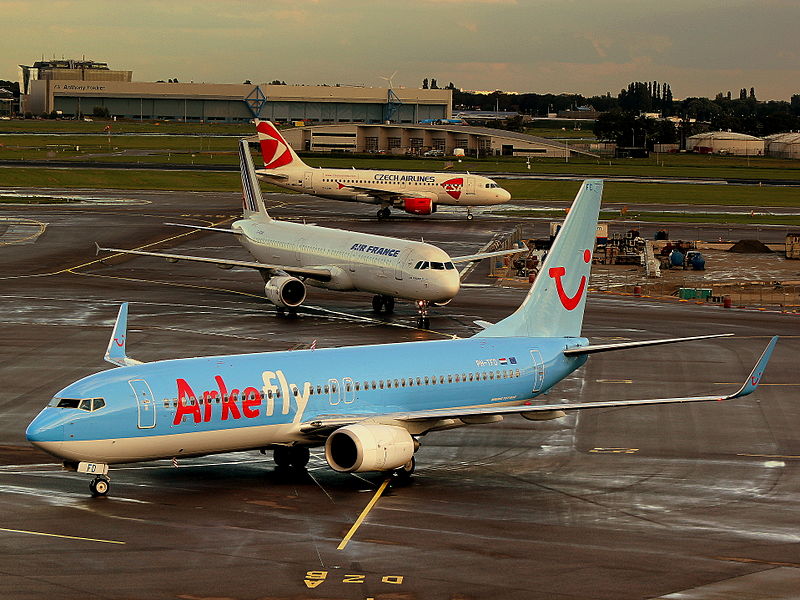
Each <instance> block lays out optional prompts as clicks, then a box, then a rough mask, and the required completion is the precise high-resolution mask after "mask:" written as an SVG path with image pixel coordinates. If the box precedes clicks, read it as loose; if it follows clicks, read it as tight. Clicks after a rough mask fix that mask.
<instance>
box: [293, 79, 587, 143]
mask: <svg viewBox="0 0 800 600" xmlns="http://www.w3.org/2000/svg"><path fill="white" fill-rule="evenodd" d="M421 91H425V90H421ZM281 133H282V134H283V136H284V137H285V138H286V141H287V142H289V144H291V146H292V147H293V148H294V149H295V150H298V151H304V152H315V151H316V152H375V153H388V154H424V153H426V152H429V153H431V154H433V153H435V154H436V155H452V154H454V151H455V150H456V149H457V148H461V149H463V150H464V153H465V154H468V155H470V156H476V155H478V156H542V157H560V158H563V157H565V156H568V155H570V154H573V153H575V154H583V155H587V156H596V155H594V154H590V153H588V152H585V151H583V150H579V149H577V148H572V147H570V146H568V145H567V144H564V143H562V142H557V141H554V140H550V139H546V138H540V137H536V136H533V135H527V134H524V133H516V132H513V131H503V130H501V129H490V128H487V127H469V126H464V125H429V124H425V125H422V124H416V125H413V124H409V125H404V124H399V125H398V124H390V125H386V124H373V125H370V124H351V125H313V126H309V127H296V128H294V129H285V130H283V131H281ZM431 151H432V152H431ZM439 153H441V154H439Z"/></svg>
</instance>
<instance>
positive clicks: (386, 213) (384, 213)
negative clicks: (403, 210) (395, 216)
mask: <svg viewBox="0 0 800 600" xmlns="http://www.w3.org/2000/svg"><path fill="white" fill-rule="evenodd" d="M391 214H392V211H390V210H389V207H388V206H384V207H383V208H381V209H378V220H379V221H380V220H382V219H388V218H389V217H390V216H391Z"/></svg>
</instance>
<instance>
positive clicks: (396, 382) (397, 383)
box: [394, 379, 400, 388]
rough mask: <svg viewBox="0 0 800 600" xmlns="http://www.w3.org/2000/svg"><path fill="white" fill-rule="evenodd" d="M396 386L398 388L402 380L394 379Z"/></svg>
mask: <svg viewBox="0 0 800 600" xmlns="http://www.w3.org/2000/svg"><path fill="white" fill-rule="evenodd" d="M394 387H396V388H398V387H400V382H399V381H397V379H395V380H394Z"/></svg>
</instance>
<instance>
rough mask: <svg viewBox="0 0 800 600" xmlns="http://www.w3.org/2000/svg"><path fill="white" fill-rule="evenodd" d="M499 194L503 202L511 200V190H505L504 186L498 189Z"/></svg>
mask: <svg viewBox="0 0 800 600" xmlns="http://www.w3.org/2000/svg"><path fill="white" fill-rule="evenodd" d="M497 196H498V198H499V200H500V201H501V202H508V201H509V200H511V192H509V191H508V190H504V189H503V188H500V189H499V190H497Z"/></svg>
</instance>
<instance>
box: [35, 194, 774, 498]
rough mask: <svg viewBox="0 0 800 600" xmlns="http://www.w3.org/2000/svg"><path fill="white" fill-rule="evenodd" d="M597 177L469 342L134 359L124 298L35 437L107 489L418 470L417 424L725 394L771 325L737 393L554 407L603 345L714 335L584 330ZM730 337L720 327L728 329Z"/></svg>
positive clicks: (424, 428)
mask: <svg viewBox="0 0 800 600" xmlns="http://www.w3.org/2000/svg"><path fill="white" fill-rule="evenodd" d="M601 191H602V181H599V180H589V181H586V182H585V183H584V184H583V185H582V187H581V189H580V191H579V192H578V196H577V198H576V200H575V202H574V204H573V208H572V210H571V211H570V212H569V214H568V215H567V218H566V220H565V222H564V226H563V227H562V229H561V231H560V232H559V234H558V236H557V237H556V240H555V242H554V244H553V246H552V248H551V251H550V253H549V255H548V257H547V259H546V260H545V263H544V265H543V270H542V272H541V274H540V276H539V277H538V278H537V279H536V281H535V282H534V283H533V285H532V287H531V289H530V291H529V292H528V295H527V296H526V298H525V300H524V301H523V302H522V304H521V306H520V307H519V308H518V309H517V310H516V311H515V312H514V313H512V314H511V315H510V316H508V317H506V318H505V319H503V320H501V321H499V322H498V323H495V324H485V325H486V327H485V328H484V329H483V330H482V331H480V332H479V333H477V334H476V335H474V336H473V337H470V338H466V339H453V340H435V341H423V342H407V343H394V344H378V345H370V346H354V347H342V348H330V349H314V350H295V351H289V352H263V353H255V354H235V355H227V356H209V357H200V358H183V359H176V360H162V361H156V362H152V363H140V362H138V361H136V360H133V359H132V358H129V357H128V356H127V352H126V336H127V334H126V327H127V326H126V322H127V311H128V306H127V304H123V305H122V306H121V308H120V310H119V315H118V317H117V322H116V325H115V327H114V331H113V333H112V335H111V340H110V341H109V344H108V349H107V351H106V355H105V358H106V360H107V361H109V362H111V363H113V364H116V365H118V366H119V368H116V369H111V370H108V371H104V372H100V373H96V374H94V375H89V376H88V377H85V378H83V379H81V380H79V381H77V382H75V383H73V384H71V385H68V386H67V387H66V388H64V389H63V390H61V391H59V392H58V393H56V395H55V397H54V398H53V399H52V401H51V402H50V403H49V405H48V406H47V407H46V408H44V409H43V410H42V411H41V413H40V414H39V415H38V416H37V417H36V418H35V419H34V420H33V422H32V423H31V424H30V425H29V427H28V429H27V438H28V440H30V442H31V443H33V444H34V445H35V446H37V447H39V448H41V449H42V450H44V451H46V452H49V453H50V454H52V455H53V456H56V457H58V458H59V459H61V460H62V461H63V463H64V466H65V467H66V468H68V469H72V470H75V471H78V472H80V473H87V474H90V475H93V476H94V478H93V479H92V480H91V483H90V491H91V492H92V494H94V495H104V494H106V493H107V492H108V489H109V478H108V471H109V465H113V464H120V463H130V462H139V461H149V460H158V459H180V458H182V457H186V456H201V455H206V454H213V453H222V452H232V451H241V450H251V449H256V450H262V451H266V450H272V451H273V457H274V460H275V462H276V464H277V465H278V466H292V467H295V468H303V467H304V466H305V465H306V464H307V462H308V459H309V448H311V447H314V446H324V448H325V459H326V460H327V462H328V464H329V465H330V466H331V467H332V468H333V469H334V470H336V471H339V472H343V473H354V472H364V471H385V472H391V471H394V472H395V473H397V474H398V477H403V478H405V477H409V476H410V474H411V473H412V472H413V470H414V467H415V458H414V453H415V452H416V451H417V449H418V448H419V446H420V440H419V438H420V436H422V435H424V434H426V433H428V432H431V431H436V430H441V429H450V428H454V427H462V426H465V425H473V424H480V423H493V422H496V421H500V420H502V419H503V418H504V417H505V416H508V415H517V414H518V415H522V416H523V417H525V418H527V419H531V420H546V419H555V418H558V417H561V416H563V415H564V414H565V412H566V411H574V410H590V409H597V408H609V407H630V406H642V405H653V404H671V403H690V402H709V401H715V400H716V401H720V400H730V399H733V398H738V397H741V396H745V395H747V394H750V393H751V392H753V391H754V390H755V389H756V387H757V385H758V383H759V381H760V380H761V377H762V374H763V372H764V369H765V367H766V364H767V361H768V360H769V356H770V354H771V353H772V350H773V348H774V347H775V343H776V342H777V337H773V338H772V340H771V341H770V342H769V344H768V345H767V348H766V349H765V350H764V352H763V354H762V355H761V358H759V360H758V361H757V363H756V365H755V367H754V368H753V370H752V371H751V373H750V375H749V376H748V377H747V379H746V381H745V383H744V384H743V385H742V386H741V388H739V390H737V391H736V392H733V393H730V394H727V395H714V396H694V397H678V398H656V399H648V400H611V401H589V402H568V403H550V402H547V401H546V400H544V399H542V398H541V395H542V394H544V393H545V392H547V391H548V390H549V389H550V388H552V387H553V386H554V385H555V384H557V383H558V382H559V381H561V380H562V379H564V378H565V377H566V376H568V375H569V374H570V373H572V372H573V371H575V370H576V369H578V368H579V367H581V366H582V365H583V364H584V363H585V362H586V361H587V359H588V356H589V355H590V354H593V353H597V352H607V351H611V350H620V349H630V348H637V347H641V346H650V345H655V344H668V343H673V342H683V341H689V340H697V339H704V338H709V337H717V336H715V335H710V336H708V335H706V336H695V337H687V338H671V339H661V340H648V341H638V342H625V343H618V344H596V345H595V344H591V343H590V342H589V340H588V339H586V338H584V337H581V327H582V321H583V314H584V307H585V303H586V296H587V285H588V281H589V271H590V267H591V264H592V252H593V248H594V241H595V235H596V229H595V228H596V223H597V217H598V212H599V209H600V197H601ZM722 335H725V334H722Z"/></svg>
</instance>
